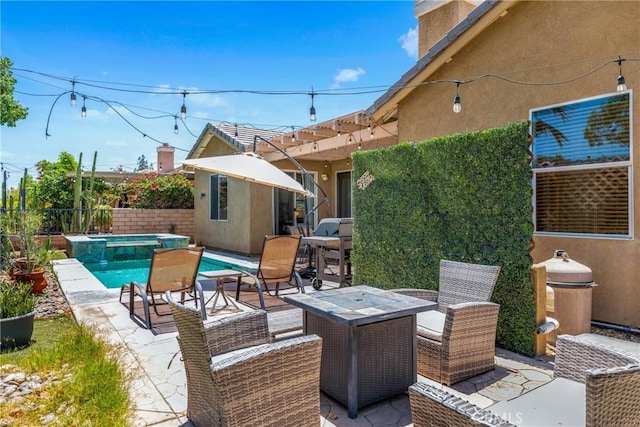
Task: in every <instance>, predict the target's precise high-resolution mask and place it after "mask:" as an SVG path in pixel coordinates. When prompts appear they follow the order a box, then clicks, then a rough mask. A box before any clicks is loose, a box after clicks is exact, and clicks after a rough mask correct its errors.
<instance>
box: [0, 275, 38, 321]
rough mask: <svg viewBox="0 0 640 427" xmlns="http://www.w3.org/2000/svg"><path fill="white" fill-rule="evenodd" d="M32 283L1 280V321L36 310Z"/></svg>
mask: <svg viewBox="0 0 640 427" xmlns="http://www.w3.org/2000/svg"><path fill="white" fill-rule="evenodd" d="M31 288H32V285H31V283H22V282H11V281H8V280H4V279H0V319H8V318H11V317H17V316H22V315H25V314H29V313H31V312H32V311H33V310H35V309H36V298H37V297H36V296H35V295H33V294H32V293H31Z"/></svg>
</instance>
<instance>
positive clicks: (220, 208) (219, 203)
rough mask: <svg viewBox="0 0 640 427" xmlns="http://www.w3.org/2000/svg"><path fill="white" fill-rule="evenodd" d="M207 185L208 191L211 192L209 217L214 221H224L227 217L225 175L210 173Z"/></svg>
mask: <svg viewBox="0 0 640 427" xmlns="http://www.w3.org/2000/svg"><path fill="white" fill-rule="evenodd" d="M209 187H210V188H209V193H210V194H211V206H210V209H209V218H210V219H211V220H215V221H225V220H226V219H227V200H228V197H227V196H228V194H227V192H228V187H227V177H226V176H225V175H211V183H210V186H209Z"/></svg>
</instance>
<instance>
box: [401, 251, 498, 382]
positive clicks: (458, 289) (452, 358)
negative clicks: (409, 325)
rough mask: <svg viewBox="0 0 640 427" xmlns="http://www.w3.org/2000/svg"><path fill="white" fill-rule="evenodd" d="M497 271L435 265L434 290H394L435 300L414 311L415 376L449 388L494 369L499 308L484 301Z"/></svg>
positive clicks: (448, 263) (444, 263)
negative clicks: (434, 304)
mask: <svg viewBox="0 0 640 427" xmlns="http://www.w3.org/2000/svg"><path fill="white" fill-rule="evenodd" d="M499 273H500V267H495V266H489V265H479V264H467V263H462V262H455V261H447V260H442V261H440V283H439V291H432V290H426V289H396V290H394V292H399V293H403V294H405V295H411V296H414V297H417V298H423V299H426V300H429V301H437V302H438V310H437V311H436V310H433V311H428V312H424V313H418V315H417V322H418V327H417V330H418V373H419V374H420V375H423V376H425V377H427V378H430V379H432V380H434V381H438V382H440V383H442V384H447V385H451V384H454V383H456V382H458V381H462V380H464V379H466V378H469V377H472V376H475V375H478V374H480V373H482V372H486V371H490V370H491V369H493V368H494V366H495V340H496V328H497V325H498V310H499V305H498V304H494V303H491V302H489V300H490V299H491V294H492V293H493V288H494V286H495V284H496V281H497V280H498V275H499Z"/></svg>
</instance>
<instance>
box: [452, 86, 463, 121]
mask: <svg viewBox="0 0 640 427" xmlns="http://www.w3.org/2000/svg"><path fill="white" fill-rule="evenodd" d="M459 87H460V82H459V81H458V82H456V97H455V98H453V112H454V113H459V112H460V111H462V104H461V103H460V95H459V94H458V88H459Z"/></svg>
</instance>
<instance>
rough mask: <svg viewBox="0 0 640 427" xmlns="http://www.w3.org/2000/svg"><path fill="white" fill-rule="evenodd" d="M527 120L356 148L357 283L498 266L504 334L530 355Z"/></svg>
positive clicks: (412, 280) (419, 280)
mask: <svg viewBox="0 0 640 427" xmlns="http://www.w3.org/2000/svg"><path fill="white" fill-rule="evenodd" d="M528 147H529V137H528V124H527V122H517V123H512V124H509V125H507V126H505V127H502V128H495V129H488V130H483V131H478V132H469V133H465V134H458V135H450V136H446V137H440V138H434V139H431V140H428V141H424V142H420V143H401V144H398V145H396V146H393V147H390V148H385V149H380V150H372V151H365V152H356V153H354V155H353V177H354V186H353V188H354V192H353V212H354V218H355V222H354V235H353V246H354V249H353V251H352V254H351V261H352V264H353V266H354V272H355V276H354V279H353V280H354V284H368V285H372V286H377V287H381V288H387V289H392V288H405V287H415V288H425V289H437V288H438V275H439V263H440V260H441V259H451V260H456V261H462V262H471V263H478V264H491V265H499V266H500V267H501V273H500V277H499V279H498V283H497V285H496V289H495V291H494V294H493V297H492V301H494V302H496V303H498V304H500V316H499V321H498V334H497V342H498V345H499V346H500V347H502V348H505V349H508V350H513V351H516V352H519V353H521V354H525V355H532V354H533V342H534V337H533V331H534V329H535V319H534V311H535V302H534V297H533V291H532V287H531V280H530V273H529V269H530V266H531V259H530V256H529V250H530V247H531V241H532V235H533V225H532V222H531V212H532V206H531V166H530V156H529V151H528Z"/></svg>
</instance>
